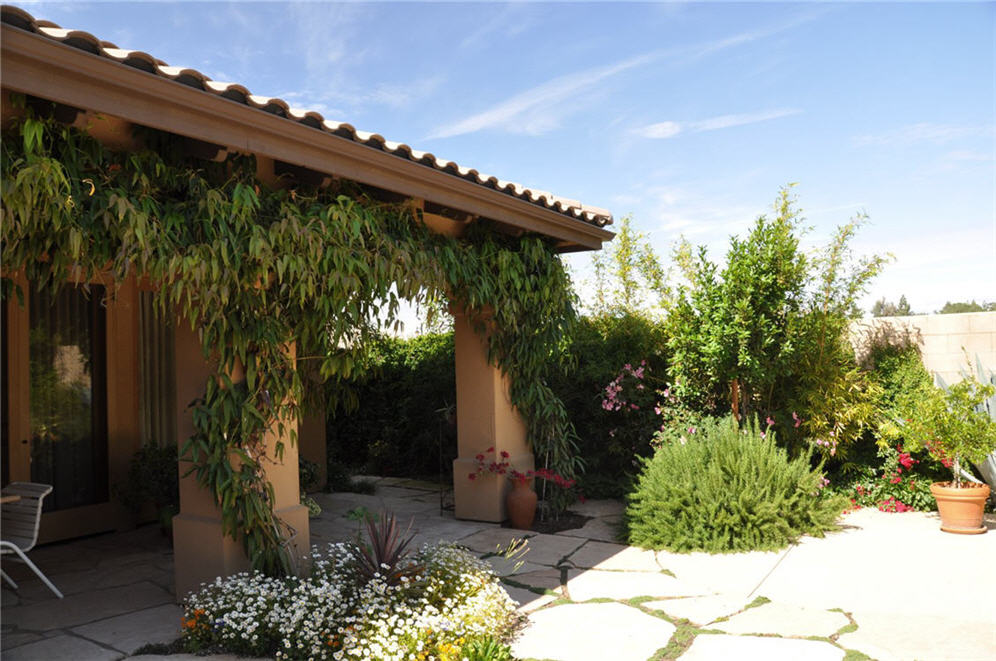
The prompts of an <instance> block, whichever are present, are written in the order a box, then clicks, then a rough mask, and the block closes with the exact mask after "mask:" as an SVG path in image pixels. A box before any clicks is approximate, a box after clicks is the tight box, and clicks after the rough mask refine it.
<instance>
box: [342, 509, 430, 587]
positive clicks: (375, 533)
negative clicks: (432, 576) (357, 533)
mask: <svg viewBox="0 0 996 661" xmlns="http://www.w3.org/2000/svg"><path fill="white" fill-rule="evenodd" d="M366 526H367V538H368V539H369V542H368V543H363V542H361V543H359V544H358V545H357V547H358V549H359V554H358V558H357V563H356V571H357V574H358V576H360V577H361V578H362V579H363V580H364V581H365V582H369V581H371V580H373V578H374V577H375V576H380V577H381V578H382V579H383V580H384V581H385V582H386V583H387V584H388V585H398V584H399V583H401V581H402V579H403V578H408V577H411V576H414V575H415V574H418V573H419V572H420V571H421V570H422V566H421V565H420V564H419V563H417V562H415V560H414V559H413V558H412V557H411V552H410V549H409V545H410V544H411V542H412V540H413V539H415V535H414V534H409V533H410V532H411V528H412V524H411V522H409V523H408V527H407V528H406V529H405V531H404V532H401V530H400V527H399V526H398V521H397V518H396V517H395V516H394V514H393V513H391V512H385V513H383V514H381V516H380V517H372V516H371V517H367V520H366Z"/></svg>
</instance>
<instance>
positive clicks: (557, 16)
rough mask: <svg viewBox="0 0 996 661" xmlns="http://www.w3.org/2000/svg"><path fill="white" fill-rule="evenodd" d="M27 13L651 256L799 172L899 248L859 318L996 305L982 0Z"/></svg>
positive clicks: (125, 6)
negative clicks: (578, 204) (535, 195)
mask: <svg viewBox="0 0 996 661" xmlns="http://www.w3.org/2000/svg"><path fill="white" fill-rule="evenodd" d="M21 6H23V7H24V8H25V9H27V10H28V11H30V12H31V13H33V14H34V15H35V16H36V17H37V18H44V19H47V20H51V21H54V22H56V23H58V24H60V25H61V26H62V27H66V28H77V29H83V30H86V31H88V32H91V33H93V34H95V35H96V36H98V37H100V38H102V39H106V40H108V41H112V42H115V43H116V44H117V45H118V46H119V47H122V48H131V49H136V50H143V51H146V52H148V53H151V54H152V55H154V56H156V57H158V58H160V59H162V60H165V61H166V62H168V63H169V64H171V65H178V66H188V67H192V68H196V69H199V70H201V71H202V72H204V73H205V74H207V75H208V76H210V77H212V78H215V79H218V80H223V81H229V82H238V83H242V84H243V85H245V86H246V87H248V88H249V89H250V90H251V91H252V92H254V93H256V94H262V95H267V96H279V97H281V98H283V99H285V100H287V101H288V102H290V103H291V104H292V105H295V106H298V107H301V108H306V109H314V110H318V111H319V112H321V113H322V114H324V115H325V117H326V118H327V119H334V120H337V121H347V122H350V123H351V124H353V125H354V126H356V127H357V128H359V129H363V130H367V131H373V132H377V133H380V134H381V135H383V136H385V137H386V138H388V139H390V140H396V141H399V142H406V143H408V144H410V145H412V146H414V147H416V148H417V149H422V150H425V151H430V152H432V153H434V154H436V155H437V156H439V157H441V158H443V159H447V160H455V161H457V162H458V163H460V164H461V165H465V166H468V167H474V168H477V169H478V170H480V171H481V172H485V173H488V174H493V175H496V176H498V177H501V178H503V179H508V180H512V181H517V182H520V183H523V184H525V185H527V186H530V187H534V188H538V189H542V190H548V191H552V192H554V193H556V194H558V195H561V196H564V197H569V198H574V199H580V200H582V201H583V202H585V203H587V204H592V205H596V206H601V207H605V208H608V209H610V210H611V211H612V212H613V213H614V214H615V215H616V217H617V218H619V217H621V216H623V215H624V214H627V213H629V214H632V216H633V218H634V224H635V225H636V227H637V228H638V229H640V230H642V231H644V232H646V233H648V235H649V236H650V238H651V240H652V242H653V244H654V245H655V247H656V248H657V249H658V251H659V252H660V253H661V254H662V255H667V254H668V253H669V252H670V249H671V247H672V245H673V242H674V241H675V239H677V238H678V236H679V235H681V234H684V235H685V236H686V237H687V238H688V239H690V240H691V241H693V242H694V243H704V244H706V245H708V246H710V248H711V250H712V252H713V254H714V255H715V256H716V257H721V256H722V254H723V252H724V249H725V246H726V243H727V240H728V236H729V235H730V234H731V233H740V232H743V231H744V230H745V229H746V228H747V227H749V225H750V224H751V223H752V221H753V219H754V218H756V216H757V215H758V214H761V213H765V212H766V211H767V210H768V209H769V207H770V204H771V202H772V201H773V200H774V197H775V195H776V193H777V191H778V188H779V187H780V186H781V185H783V184H786V183H788V182H798V187H797V188H796V192H797V194H798V196H799V200H800V205H801V206H802V208H803V209H804V211H805V215H806V218H807V220H808V223H809V224H810V225H812V226H813V231H812V233H811V235H810V239H809V240H810V242H811V243H820V242H823V241H825V239H826V238H827V237H828V236H829V234H830V233H831V232H832V231H833V228H834V227H835V226H837V225H839V224H841V223H843V222H845V221H846V220H847V219H848V218H849V217H850V216H852V215H853V214H855V213H856V212H858V211H862V210H863V211H865V212H867V214H868V215H869V217H870V222H871V224H870V225H868V226H867V227H865V228H864V229H863V231H862V232H861V233H860V234H859V237H858V240H857V242H856V247H857V248H858V249H859V250H860V251H861V252H864V253H870V252H879V253H884V252H891V253H893V254H894V255H895V256H896V262H895V263H893V264H892V265H891V266H890V267H889V268H888V269H887V270H886V272H885V273H884V274H883V276H882V277H880V278H879V279H878V280H877V281H876V282H875V284H874V285H873V288H872V290H871V292H870V293H869V295H868V296H867V298H866V302H865V307H866V308H867V307H868V306H870V304H871V302H872V301H873V300H875V299H877V298H879V297H881V296H885V297H888V298H890V299H893V300H895V299H898V297H899V296H900V295H901V294H905V295H906V296H907V298H908V299H909V301H910V304H911V305H912V306H913V309H914V310H916V311H920V312H926V311H933V310H935V309H937V308H939V307H941V306H942V305H943V304H944V302H945V301H946V300H964V299H972V298H975V299H987V300H994V299H996V210H994V205H996V201H994V195H996V186H994V154H996V142H994V141H996V137H994V100H996V97H994V58H996V48H994V34H996V28H994V25H996V9H994V7H996V5H994V4H991V3H990V4H982V3H969V4H958V3H943V4H941V3H938V4H931V3H913V4H899V3H885V4H868V3H851V4H833V5H825V4H814V3H796V4H792V3H789V4H781V3H780V4H775V3H761V4H747V3H733V4H718V3H641V4H618V3H613V4H601V3H599V4H595V3H585V4H568V3H515V4H484V3H467V4H457V3H438V4H427V3H402V4H388V3H349V4H330V3H304V4H289V3H248V2H243V3H98V4H89V3H81V2H77V3H72V4H67V3H49V2H44V3H22V4H21ZM569 261H570V263H571V265H572V267H573V268H574V269H575V272H576V278H577V280H578V284H579V285H580V288H581V289H582V294H583V293H584V280H585V277H586V274H587V273H588V270H589V269H588V258H587V256H575V257H571V258H570V260H569Z"/></svg>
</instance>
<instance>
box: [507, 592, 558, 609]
mask: <svg viewBox="0 0 996 661" xmlns="http://www.w3.org/2000/svg"><path fill="white" fill-rule="evenodd" d="M502 587H504V588H505V592H507V593H508V596H510V597H511V598H512V599H514V600H515V601H516V602H517V603H518V604H519V609H518V610H519V612H520V613H531V612H533V611H534V610H536V609H538V608H542V607H543V606H546V605H547V604H548V603H550V602H551V601H553V600H554V599H556V597H554V596H553V595H552V594H536V593H535V592H532V591H530V590H523V589H522V588H517V587H513V586H511V585H504V586H502Z"/></svg>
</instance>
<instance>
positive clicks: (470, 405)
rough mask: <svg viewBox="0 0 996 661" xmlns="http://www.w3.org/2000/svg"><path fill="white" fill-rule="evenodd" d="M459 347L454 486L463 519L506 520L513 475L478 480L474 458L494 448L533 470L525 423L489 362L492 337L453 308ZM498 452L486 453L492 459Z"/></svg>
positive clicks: (513, 462) (522, 468)
mask: <svg viewBox="0 0 996 661" xmlns="http://www.w3.org/2000/svg"><path fill="white" fill-rule="evenodd" d="M453 330H454V343H455V350H456V391H457V392H456V395H457V458H456V459H455V460H454V461H453V490H454V498H455V501H456V502H455V506H456V517H457V518H458V519H473V520H475V521H492V522H498V521H504V520H505V494H506V493H507V491H508V489H509V488H510V487H511V484H510V482H509V480H508V479H506V478H504V477H500V476H496V475H492V474H488V473H485V474H482V475H481V476H479V477H478V478H477V479H475V480H471V479H469V477H468V476H469V474H471V473H473V472H475V471H476V470H477V461H476V460H475V457H476V456H477V455H478V454H483V453H485V451H486V450H487V449H488V448H489V447H493V448H494V449H495V456H497V457H499V458H500V456H501V452H502V451H505V452H508V453H509V455H510V457H509V462H510V464H511V466H512V467H513V468H515V469H517V470H519V471H526V470H532V469H533V467H534V464H533V455H532V453H531V452H530V451H529V445H528V443H527V442H526V425H525V422H524V421H523V419H522V416H521V415H519V412H518V410H517V409H516V408H515V407H514V406H512V402H511V401H510V400H509V397H508V382H507V379H506V378H505V377H504V376H502V373H501V370H499V369H498V368H497V367H495V366H494V365H492V364H490V363H489V362H488V348H487V341H486V339H485V338H483V337H481V336H480V335H478V334H477V333H475V332H474V326H473V323H472V322H471V320H470V319H469V318H468V317H467V316H466V315H465V314H463V313H461V312H460V311H459V310H455V311H453ZM495 456H492V455H487V457H486V458H487V460H488V461H491V460H492V459H494V458H495Z"/></svg>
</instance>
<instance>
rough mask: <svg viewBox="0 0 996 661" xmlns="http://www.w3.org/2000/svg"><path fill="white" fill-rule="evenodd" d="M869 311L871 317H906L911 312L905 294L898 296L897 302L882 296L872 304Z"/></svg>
mask: <svg viewBox="0 0 996 661" xmlns="http://www.w3.org/2000/svg"><path fill="white" fill-rule="evenodd" d="M871 313H872V316H873V317H906V316H909V315H911V314H913V312H912V311H911V310H910V304H909V303H908V302H907V301H906V295H905V294H903V295H902V296H900V297H899V303H898V304H895V303H892V302H891V301H886V300H885V297H884V296H883V297H882V298H880V299H878V300H877V301H875V304H874V305H872V307H871Z"/></svg>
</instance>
